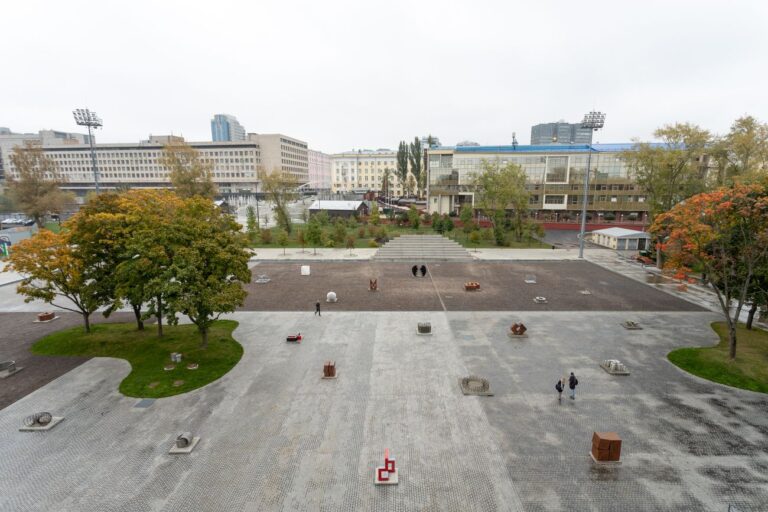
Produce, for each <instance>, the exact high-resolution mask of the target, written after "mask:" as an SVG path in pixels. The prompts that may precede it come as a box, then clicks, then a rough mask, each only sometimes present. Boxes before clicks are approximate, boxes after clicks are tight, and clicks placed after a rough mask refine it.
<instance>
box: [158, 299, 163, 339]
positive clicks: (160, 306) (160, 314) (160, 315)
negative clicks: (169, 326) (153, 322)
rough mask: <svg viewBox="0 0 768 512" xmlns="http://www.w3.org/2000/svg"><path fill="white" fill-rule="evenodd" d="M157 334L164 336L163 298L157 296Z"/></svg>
mask: <svg viewBox="0 0 768 512" xmlns="http://www.w3.org/2000/svg"><path fill="white" fill-rule="evenodd" d="M156 316H157V335H158V336H159V337H161V338H162V337H163V299H162V297H161V296H160V295H158V296H157V314H156Z"/></svg>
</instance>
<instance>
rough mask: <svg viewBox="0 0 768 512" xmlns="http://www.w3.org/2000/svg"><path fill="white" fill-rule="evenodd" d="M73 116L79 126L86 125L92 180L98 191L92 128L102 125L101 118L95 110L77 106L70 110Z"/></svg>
mask: <svg viewBox="0 0 768 512" xmlns="http://www.w3.org/2000/svg"><path fill="white" fill-rule="evenodd" d="M72 114H73V115H74V116H75V122H76V123H77V124H78V125H80V126H87V127H88V142H90V143H91V163H92V165H93V181H94V183H95V184H96V193H97V194H98V193H99V168H98V166H97V165H96V150H95V149H94V147H93V131H92V130H93V129H94V128H99V127H100V126H102V123H101V118H99V116H97V115H96V112H91V111H90V110H88V109H87V108H78V109H75V110H73V111H72Z"/></svg>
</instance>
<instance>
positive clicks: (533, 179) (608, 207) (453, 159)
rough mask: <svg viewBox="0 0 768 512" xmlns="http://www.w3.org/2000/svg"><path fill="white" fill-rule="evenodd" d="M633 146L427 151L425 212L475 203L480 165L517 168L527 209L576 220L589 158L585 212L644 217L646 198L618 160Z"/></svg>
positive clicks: (598, 145) (504, 147) (465, 148)
mask: <svg viewBox="0 0 768 512" xmlns="http://www.w3.org/2000/svg"><path fill="white" fill-rule="evenodd" d="M632 147H633V145H632V144H594V145H568V146H558V145H548V146H520V145H516V146H477V147H466V146H459V147H450V148H446V147H443V148H435V149H431V150H430V151H429V157H428V171H429V202H428V204H429V211H430V212H438V213H450V212H451V211H457V210H458V209H459V208H460V207H461V205H462V204H464V203H470V204H474V186H473V183H474V179H475V176H476V175H478V174H479V173H481V172H482V170H483V162H484V161H486V162H490V163H495V164H498V165H500V166H505V165H507V164H516V165H519V166H520V167H521V168H522V169H523V171H524V172H525V174H526V175H527V178H528V179H527V188H528V191H529V192H530V194H531V196H530V209H531V210H533V211H535V212H541V213H543V214H550V215H551V214H554V213H558V212H557V211H558V210H559V211H560V212H559V214H560V215H562V214H568V215H570V216H573V217H574V218H575V216H576V214H577V213H578V212H579V211H580V210H581V205H582V202H583V190H584V176H585V174H586V171H587V161H588V158H589V153H590V152H591V153H592V158H591V164H590V180H589V181H590V184H589V194H588V206H587V208H588V210H589V211H590V212H594V213H597V214H598V215H599V214H606V213H609V212H610V213H612V214H614V215H616V219H619V218H620V217H624V216H627V217H631V218H635V217H636V218H643V216H644V214H645V213H646V212H647V211H648V205H647V203H646V195H645V193H644V192H643V190H641V189H640V187H639V186H638V185H637V184H636V183H635V180H634V176H633V175H632V173H631V172H630V169H629V168H628V167H627V165H626V164H625V163H624V161H623V160H622V158H621V152H623V151H628V150H631V149H632Z"/></svg>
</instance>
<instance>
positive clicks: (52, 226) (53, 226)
mask: <svg viewBox="0 0 768 512" xmlns="http://www.w3.org/2000/svg"><path fill="white" fill-rule="evenodd" d="M45 229H47V230H48V231H53V232H54V233H58V232H59V231H61V225H60V224H59V223H58V222H46V223H45Z"/></svg>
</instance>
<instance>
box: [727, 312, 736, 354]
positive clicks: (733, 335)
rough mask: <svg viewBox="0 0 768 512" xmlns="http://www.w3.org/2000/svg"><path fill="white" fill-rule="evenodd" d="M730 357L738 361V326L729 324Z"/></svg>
mask: <svg viewBox="0 0 768 512" xmlns="http://www.w3.org/2000/svg"><path fill="white" fill-rule="evenodd" d="M728 356H729V357H730V358H731V360H734V359H736V324H734V323H733V322H730V321H729V322H728Z"/></svg>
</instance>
